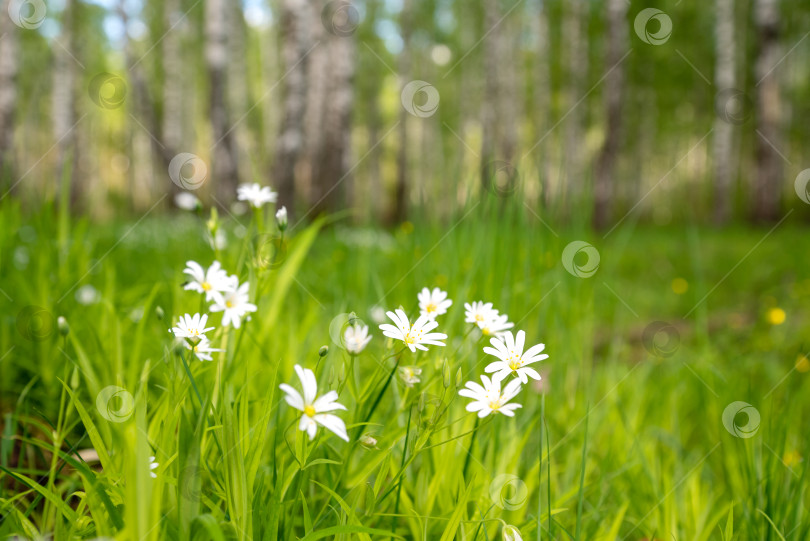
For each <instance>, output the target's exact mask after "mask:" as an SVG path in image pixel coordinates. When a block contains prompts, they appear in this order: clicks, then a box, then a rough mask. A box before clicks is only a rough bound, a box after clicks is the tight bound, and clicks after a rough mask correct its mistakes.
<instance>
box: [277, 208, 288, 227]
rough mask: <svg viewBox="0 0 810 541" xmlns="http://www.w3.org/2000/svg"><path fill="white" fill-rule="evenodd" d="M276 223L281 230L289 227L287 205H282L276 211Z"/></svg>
mask: <svg viewBox="0 0 810 541" xmlns="http://www.w3.org/2000/svg"><path fill="white" fill-rule="evenodd" d="M276 223H277V224H278V230H279V231H284V230H285V229H287V207H281V208H280V209H278V210H277V211H276Z"/></svg>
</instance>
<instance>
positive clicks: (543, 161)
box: [532, 2, 551, 207]
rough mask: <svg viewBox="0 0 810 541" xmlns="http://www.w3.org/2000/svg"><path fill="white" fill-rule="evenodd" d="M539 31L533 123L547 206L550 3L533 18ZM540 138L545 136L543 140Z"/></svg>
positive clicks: (543, 199) (543, 202)
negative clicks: (546, 137)
mask: <svg viewBox="0 0 810 541" xmlns="http://www.w3.org/2000/svg"><path fill="white" fill-rule="evenodd" d="M534 27H535V28H536V33H537V51H536V56H537V62H536V69H535V72H534V107H535V109H536V114H535V121H534V122H533V123H532V125H533V126H534V130H533V131H532V135H533V142H532V146H535V145H536V146H535V150H534V151H533V152H534V153H535V155H536V156H537V159H536V160H535V163H536V164H537V175H538V184H539V188H540V199H539V202H540V205H541V206H543V207H545V206H547V205H548V204H549V203H550V192H551V184H550V182H549V176H550V168H549V160H548V154H549V153H548V142H547V140H546V139H544V137H545V136H546V131H547V130H548V128H549V127H550V122H549V118H550V114H549V105H550V99H549V97H550V96H551V74H550V62H549V48H550V40H549V35H548V34H549V25H548V5H547V4H546V3H545V2H544V3H543V5H542V6H540V12H539V13H538V14H537V17H536V19H535V21H534ZM541 139H543V140H542V141H541Z"/></svg>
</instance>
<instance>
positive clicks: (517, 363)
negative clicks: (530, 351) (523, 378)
mask: <svg viewBox="0 0 810 541" xmlns="http://www.w3.org/2000/svg"><path fill="white" fill-rule="evenodd" d="M509 368H511V369H512V370H517V369H518V368H520V360H517V361H509Z"/></svg>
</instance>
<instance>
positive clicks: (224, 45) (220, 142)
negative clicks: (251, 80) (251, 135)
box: [205, 0, 239, 203]
mask: <svg viewBox="0 0 810 541" xmlns="http://www.w3.org/2000/svg"><path fill="white" fill-rule="evenodd" d="M228 16H229V10H228V0H206V3H205V62H206V65H207V67H208V81H209V86H210V89H209V92H210V96H209V115H210V117H211V131H212V136H213V144H212V164H211V171H212V180H213V182H214V183H216V191H217V195H218V197H219V198H220V201H222V202H223V203H224V202H226V201H230V200H233V199H234V198H235V197H236V186H237V184H238V182H239V174H238V163H237V153H236V146H235V139H234V136H233V132H232V128H233V126H232V124H231V119H230V116H229V114H228V105H227V98H226V96H227V88H228V84H227V73H228V70H227V68H228Z"/></svg>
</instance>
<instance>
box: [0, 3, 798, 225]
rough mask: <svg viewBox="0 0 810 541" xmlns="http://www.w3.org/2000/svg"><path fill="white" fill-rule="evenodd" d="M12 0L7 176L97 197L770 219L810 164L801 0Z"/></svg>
mask: <svg viewBox="0 0 810 541" xmlns="http://www.w3.org/2000/svg"><path fill="white" fill-rule="evenodd" d="M3 2H4V4H5V8H6V9H4V10H3V16H1V17H0V35H1V37H0V167H1V168H2V172H1V173H0V175H1V176H0V197H2V198H5V197H9V196H12V197H16V198H20V199H22V200H23V201H25V202H26V203H27V204H34V203H36V202H39V201H42V200H43V199H45V198H47V197H50V196H53V195H55V194H57V193H59V190H60V188H61V187H64V189H68V186H69V190H70V200H71V203H72V205H73V207H74V209H75V210H76V212H80V213H87V214H89V215H92V216H94V217H97V218H99V219H103V218H109V217H112V216H115V215H117V214H119V213H124V214H125V213H127V212H128V213H131V214H133V215H138V214H143V213H144V212H147V211H151V210H152V209H161V208H162V209H170V208H172V206H173V205H174V203H173V201H175V200H176V195H177V193H178V192H179V191H181V190H182V189H183V188H185V189H186V190H187V191H192V192H193V193H194V194H195V195H197V196H198V197H199V198H200V199H201V200H202V201H203V202H204V203H205V204H210V205H216V206H219V207H223V208H229V207H230V206H231V204H232V203H233V201H234V199H235V188H236V186H237V185H238V184H239V183H245V182H259V183H261V184H268V185H270V186H272V187H273V188H274V189H275V190H277V191H278V192H279V193H280V201H279V204H284V205H286V206H287V207H288V208H289V209H290V210H291V213H293V214H294V218H293V219H296V218H297V219H301V218H304V217H306V216H314V215H316V214H318V213H321V212H332V211H340V210H344V209H351V215H352V217H353V220H355V221H356V222H358V223H368V222H375V223H388V224H391V223H397V222H400V221H402V220H405V219H408V217H409V216H413V215H414V214H416V213H420V212H422V211H420V210H419V209H425V210H424V212H422V214H421V215H425V216H429V217H430V218H435V219H442V218H445V217H447V216H450V215H452V214H453V213H454V212H457V211H458V210H459V209H461V208H464V207H465V206H466V205H468V204H469V202H470V201H473V200H475V199H476V198H478V197H480V196H481V194H482V193H489V194H494V195H496V196H501V197H510V196H515V195H516V196H518V198H517V199H515V201H518V202H519V204H520V207H521V209H522V212H526V213H531V214H535V215H543V216H550V217H552V218H553V219H555V220H559V221H564V220H580V221H583V222H585V221H589V222H593V223H594V224H595V225H596V226H597V227H610V226H611V225H613V224H615V223H616V222H617V221H618V220H621V219H622V216H626V215H628V213H629V212H631V211H632V212H634V213H636V214H637V215H638V216H640V217H643V219H647V220H651V221H654V222H656V223H670V222H673V221H675V222H677V221H679V220H699V221H703V222H707V223H708V222H716V223H727V222H729V221H733V220H737V219H745V220H751V221H755V222H767V221H775V220H778V219H779V218H780V217H781V216H782V215H783V213H784V208H785V207H786V206H788V205H789V204H790V203H789V202H788V199H791V200H792V201H793V202H798V201H799V200H798V199H797V198H796V194H797V190H796V191H794V180H795V179H796V177H797V175H799V173H800V172H801V171H802V170H803V169H806V168H807V167H808V165H807V163H808V161H807V160H806V158H805V157H803V156H802V146H803V145H802V143H803V142H804V141H807V140H808V137H810V122H808V119H810V99H808V98H809V97H810V39H807V38H808V34H810V32H809V31H808V30H810V3H808V2H792V1H787V0H783V1H779V0H712V1H709V2H691V1H688V0H687V1H682V0H677V1H676V0H667V1H659V2H639V1H636V0H634V1H632V2H629V1H627V0H488V1H470V0H418V1H417V0H379V1H370V0H366V1H360V0H356V1H352V2H346V1H343V0H329V1H325V0H243V1H237V0H120V1H116V0H51V1H48V2H43V1H42V0H3ZM6 14H7V15H8V16H6ZM803 160H804V161H803ZM173 180H174V182H173ZM805 196H806V194H805ZM799 197H801V194H800V195H799ZM805 212H806V211H805Z"/></svg>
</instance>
